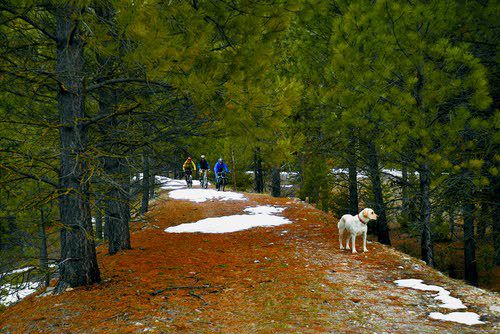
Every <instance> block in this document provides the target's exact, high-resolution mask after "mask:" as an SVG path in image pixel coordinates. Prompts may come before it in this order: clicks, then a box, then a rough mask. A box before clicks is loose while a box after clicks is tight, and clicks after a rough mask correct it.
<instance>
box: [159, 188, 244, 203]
mask: <svg viewBox="0 0 500 334" xmlns="http://www.w3.org/2000/svg"><path fill="white" fill-rule="evenodd" d="M168 196H170V198H173V199H183V200H188V201H191V202H197V203H201V202H205V201H208V200H211V199H215V200H219V201H245V200H246V199H247V198H246V197H245V196H243V194H240V193H235V192H232V191H217V190H214V189H193V188H191V189H178V190H172V191H171V192H170V193H169V194H168Z"/></svg>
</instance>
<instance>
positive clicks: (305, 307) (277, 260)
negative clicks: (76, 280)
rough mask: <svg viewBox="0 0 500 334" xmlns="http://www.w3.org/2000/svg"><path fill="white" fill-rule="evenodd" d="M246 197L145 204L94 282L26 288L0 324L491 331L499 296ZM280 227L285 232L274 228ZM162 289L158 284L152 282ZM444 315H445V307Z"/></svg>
mask: <svg viewBox="0 0 500 334" xmlns="http://www.w3.org/2000/svg"><path fill="white" fill-rule="evenodd" d="M247 196H248V197H249V200H248V201H245V202H241V201H240V202H237V201H236V202H220V201H209V202H205V203H191V202H186V201H177V200H169V199H168V198H167V196H166V195H163V196H162V198H160V199H159V200H157V201H156V203H155V206H154V209H153V210H152V211H151V212H150V213H149V215H148V216H147V217H146V218H145V221H144V222H141V223H133V226H132V229H133V230H134V233H133V234H132V245H133V247H134V249H133V250H130V251H126V252H123V253H120V254H117V255H115V256H109V255H107V254H106V247H105V246H100V247H99V248H98V258H99V264H100V268H101V271H102V277H103V281H102V283H101V284H97V285H94V286H91V287H86V288H78V289H74V290H73V291H68V292H65V293H64V294H62V295H59V296H47V297H37V296H30V297H28V298H26V299H25V300H23V301H22V302H20V303H18V304H17V305H14V306H12V307H9V308H8V309H7V310H6V311H5V312H4V313H3V314H1V315H0V332H1V333H25V332H46V333H140V332H152V333H169V332H190V333H191V332H196V333H206V332H224V333H235V332H239V333H256V332H258V333H276V332H301V333H315V332H343V333H345V332H347V333H351V332H352V333H363V332H406V333H416V332H435V331H448V332H455V333H464V332H470V333H478V332H485V333H486V332H495V331H496V330H498V327H497V326H498V322H496V323H495V321H497V320H498V318H496V317H495V315H494V314H491V311H490V310H489V306H490V305H492V304H495V303H496V304H497V305H498V304H499V300H498V297H497V296H496V295H495V294H493V293H490V292H486V291H483V290H480V289H476V288H473V287H469V286H466V285H465V284H463V283H462V282H460V281H456V280H452V279H449V278H447V277H445V276H444V275H442V274H439V273H438V272H436V271H434V270H432V269H430V268H428V267H426V266H425V265H423V264H422V263H421V262H420V261H418V260H416V259H413V258H410V257H408V256H406V255H404V254H402V253H399V252H396V251H394V250H392V249H390V248H388V247H384V246H381V245H379V244H377V243H372V244H369V245H368V248H369V250H370V252H369V253H367V254H364V253H359V254H350V253H348V252H341V251H340V250H339V249H338V239H337V232H336V226H335V225H336V219H334V218H333V217H329V216H327V215H326V214H324V213H323V212H321V211H318V210H316V209H314V208H313V207H312V206H309V205H307V204H305V203H302V202H299V201H294V200H290V199H285V198H279V199H276V198H271V197H268V196H264V195H247ZM260 204H273V205H282V206H285V207H287V210H285V211H284V212H283V215H284V216H286V217H288V218H289V219H290V220H292V221H293V224H288V225H282V226H278V227H272V228H254V229H251V230H247V231H242V232H236V233H228V234H186V233H182V234H172V233H165V232H164V229H165V228H166V227H169V226H172V225H178V224H181V223H187V222H194V221H197V220H199V219H203V218H207V217H217V216H222V215H230V214H237V213H242V212H243V209H244V208H245V207H247V206H252V205H260ZM284 230H286V231H287V232H286V233H282V232H283V231H284ZM400 278H421V279H424V280H425V281H426V282H432V283H433V284H440V285H441V286H443V287H446V288H447V289H448V290H450V291H451V292H452V295H454V296H457V297H459V298H461V299H462V301H463V302H464V303H465V304H466V305H467V306H469V310H470V311H475V312H478V313H479V314H481V315H486V319H485V320H487V321H488V322H487V324H485V325H481V326H464V325H460V324H455V323H449V322H441V321H435V320H431V319H429V318H428V313H429V312H431V311H435V310H436V308H433V307H431V306H430V305H431V304H433V299H432V298H431V297H430V295H429V294H428V293H425V292H421V291H414V290H409V289H403V288H398V287H396V286H395V284H394V283H393V281H394V280H396V279H400ZM163 289H167V290H165V291H161V290H163ZM443 312H447V311H446V310H444V311H443Z"/></svg>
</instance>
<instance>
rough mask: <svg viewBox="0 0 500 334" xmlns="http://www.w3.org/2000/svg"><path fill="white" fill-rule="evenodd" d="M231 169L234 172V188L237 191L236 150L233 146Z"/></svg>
mask: <svg viewBox="0 0 500 334" xmlns="http://www.w3.org/2000/svg"><path fill="white" fill-rule="evenodd" d="M231 171H232V172H233V175H232V178H233V190H234V191H236V190H237V189H236V163H235V159H234V150H233V149H232V148H231Z"/></svg>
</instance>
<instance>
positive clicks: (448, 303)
mask: <svg viewBox="0 0 500 334" xmlns="http://www.w3.org/2000/svg"><path fill="white" fill-rule="evenodd" d="M422 282H423V281H422V280H421V279H413V278H411V279H400V280H397V281H394V283H396V284H397V285H398V286H401V287H405V288H412V289H415V290H423V291H435V292H437V293H438V294H437V295H436V296H434V299H436V300H439V301H440V302H441V303H442V304H441V305H439V306H440V307H444V308H449V309H454V310H456V309H462V308H467V307H466V306H465V305H464V304H463V303H462V301H461V300H460V299H458V298H455V297H451V296H450V292H449V291H448V290H446V289H443V288H442V287H440V286H437V285H427V284H424V283H422Z"/></svg>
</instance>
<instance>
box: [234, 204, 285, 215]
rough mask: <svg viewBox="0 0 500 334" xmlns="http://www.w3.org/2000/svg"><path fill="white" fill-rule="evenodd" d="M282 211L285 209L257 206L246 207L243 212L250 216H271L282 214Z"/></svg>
mask: <svg viewBox="0 0 500 334" xmlns="http://www.w3.org/2000/svg"><path fill="white" fill-rule="evenodd" d="M283 210H285V208H283V207H279V206H272V205H259V206H254V207H248V208H246V209H245V210H243V211H245V212H248V213H249V214H251V215H256V214H266V215H271V214H275V213H280V212H283Z"/></svg>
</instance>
